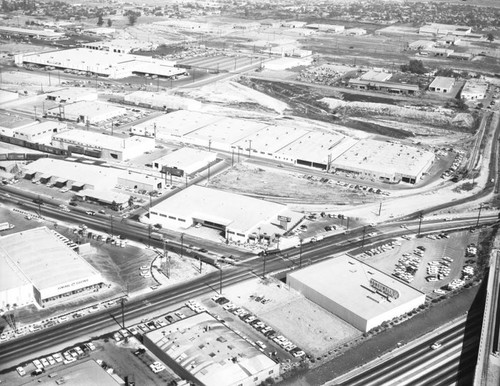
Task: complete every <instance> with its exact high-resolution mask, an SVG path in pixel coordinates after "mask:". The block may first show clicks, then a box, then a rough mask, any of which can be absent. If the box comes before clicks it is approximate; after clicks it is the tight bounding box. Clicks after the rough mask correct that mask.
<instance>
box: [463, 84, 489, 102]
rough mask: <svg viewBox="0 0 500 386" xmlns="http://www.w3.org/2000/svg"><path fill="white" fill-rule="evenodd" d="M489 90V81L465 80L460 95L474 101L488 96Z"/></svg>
mask: <svg viewBox="0 0 500 386" xmlns="http://www.w3.org/2000/svg"><path fill="white" fill-rule="evenodd" d="M487 92H488V83H486V82H479V81H476V80H471V79H469V80H467V82H465V85H464V88H463V89H462V92H461V93H460V96H461V97H462V98H463V99H465V100H468V101H473V100H477V99H484V98H486V94H487Z"/></svg>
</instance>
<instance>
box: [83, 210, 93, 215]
mask: <svg viewBox="0 0 500 386" xmlns="http://www.w3.org/2000/svg"><path fill="white" fill-rule="evenodd" d="M85 213H87V214H88V215H89V216H95V211H93V210H87V211H86V212H85Z"/></svg>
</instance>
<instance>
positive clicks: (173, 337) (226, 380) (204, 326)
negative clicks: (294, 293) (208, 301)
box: [146, 312, 278, 386]
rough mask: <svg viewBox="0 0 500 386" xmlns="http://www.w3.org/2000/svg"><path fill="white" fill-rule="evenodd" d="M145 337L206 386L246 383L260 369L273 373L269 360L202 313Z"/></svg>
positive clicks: (210, 316)
mask: <svg viewBox="0 0 500 386" xmlns="http://www.w3.org/2000/svg"><path fill="white" fill-rule="evenodd" d="M146 337H147V339H149V340H150V341H151V342H153V343H154V344H155V345H156V346H157V347H158V348H159V349H160V350H162V351H163V352H164V353H165V354H166V355H168V356H169V357H170V358H171V359H172V360H176V361H177V362H178V364H179V365H180V366H181V367H183V368H184V369H185V370H186V371H188V372H189V373H191V374H192V375H193V376H194V377H196V378H197V379H198V381H199V382H200V384H203V385H206V386H233V385H238V384H240V383H244V384H250V383H248V379H250V381H251V380H252V378H253V376H254V375H257V374H258V373H260V372H262V371H264V370H270V369H274V371H275V372H277V364H276V363H275V362H274V361H273V360H271V359H270V358H268V357H267V356H266V355H264V354H263V353H261V352H260V351H259V350H258V349H257V348H255V347H253V346H252V345H250V344H249V343H248V342H247V341H245V340H244V339H243V338H242V337H241V336H240V335H238V334H236V333H235V332H234V331H233V330H231V329H229V328H228V327H227V326H225V325H224V324H222V323H221V322H219V321H217V320H216V319H215V318H214V317H213V316H212V315H210V314H208V313H206V312H203V313H200V314H196V315H193V316H191V317H188V318H185V319H183V320H180V321H178V322H175V323H173V324H171V325H169V326H166V327H163V328H159V329H157V330H154V331H152V332H149V333H147V334H146ZM235 357H236V358H238V360H237V361H236V362H235V361H233V358H235ZM272 375H278V374H272ZM245 380H247V382H245Z"/></svg>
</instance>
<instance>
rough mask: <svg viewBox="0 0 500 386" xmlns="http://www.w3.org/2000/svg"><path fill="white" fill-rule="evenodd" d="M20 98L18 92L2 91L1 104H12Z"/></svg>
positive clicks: (0, 93) (0, 92)
mask: <svg viewBox="0 0 500 386" xmlns="http://www.w3.org/2000/svg"><path fill="white" fill-rule="evenodd" d="M18 98H19V94H18V93H17V92H11V91H5V90H0V104H2V103H7V102H12V101H15V100H16V99H18Z"/></svg>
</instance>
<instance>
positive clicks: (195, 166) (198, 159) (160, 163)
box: [152, 147, 217, 175]
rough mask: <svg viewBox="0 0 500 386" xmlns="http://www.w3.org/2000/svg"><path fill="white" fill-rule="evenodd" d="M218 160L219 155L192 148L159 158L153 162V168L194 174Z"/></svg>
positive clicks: (184, 148)
mask: <svg viewBox="0 0 500 386" xmlns="http://www.w3.org/2000/svg"><path fill="white" fill-rule="evenodd" d="M216 159H217V153H214V152H209V151H205V150H200V149H193V148H190V147H183V148H182V149H179V150H176V151H173V152H171V153H168V154H167V155H164V156H163V157H160V158H157V159H155V160H154V161H153V163H152V166H153V169H155V170H159V171H162V170H168V169H177V170H179V171H182V174H183V175H184V174H193V173H195V172H197V171H198V170H201V169H205V168H206V167H207V165H209V164H211V163H212V162H214V161H215V160H216Z"/></svg>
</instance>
